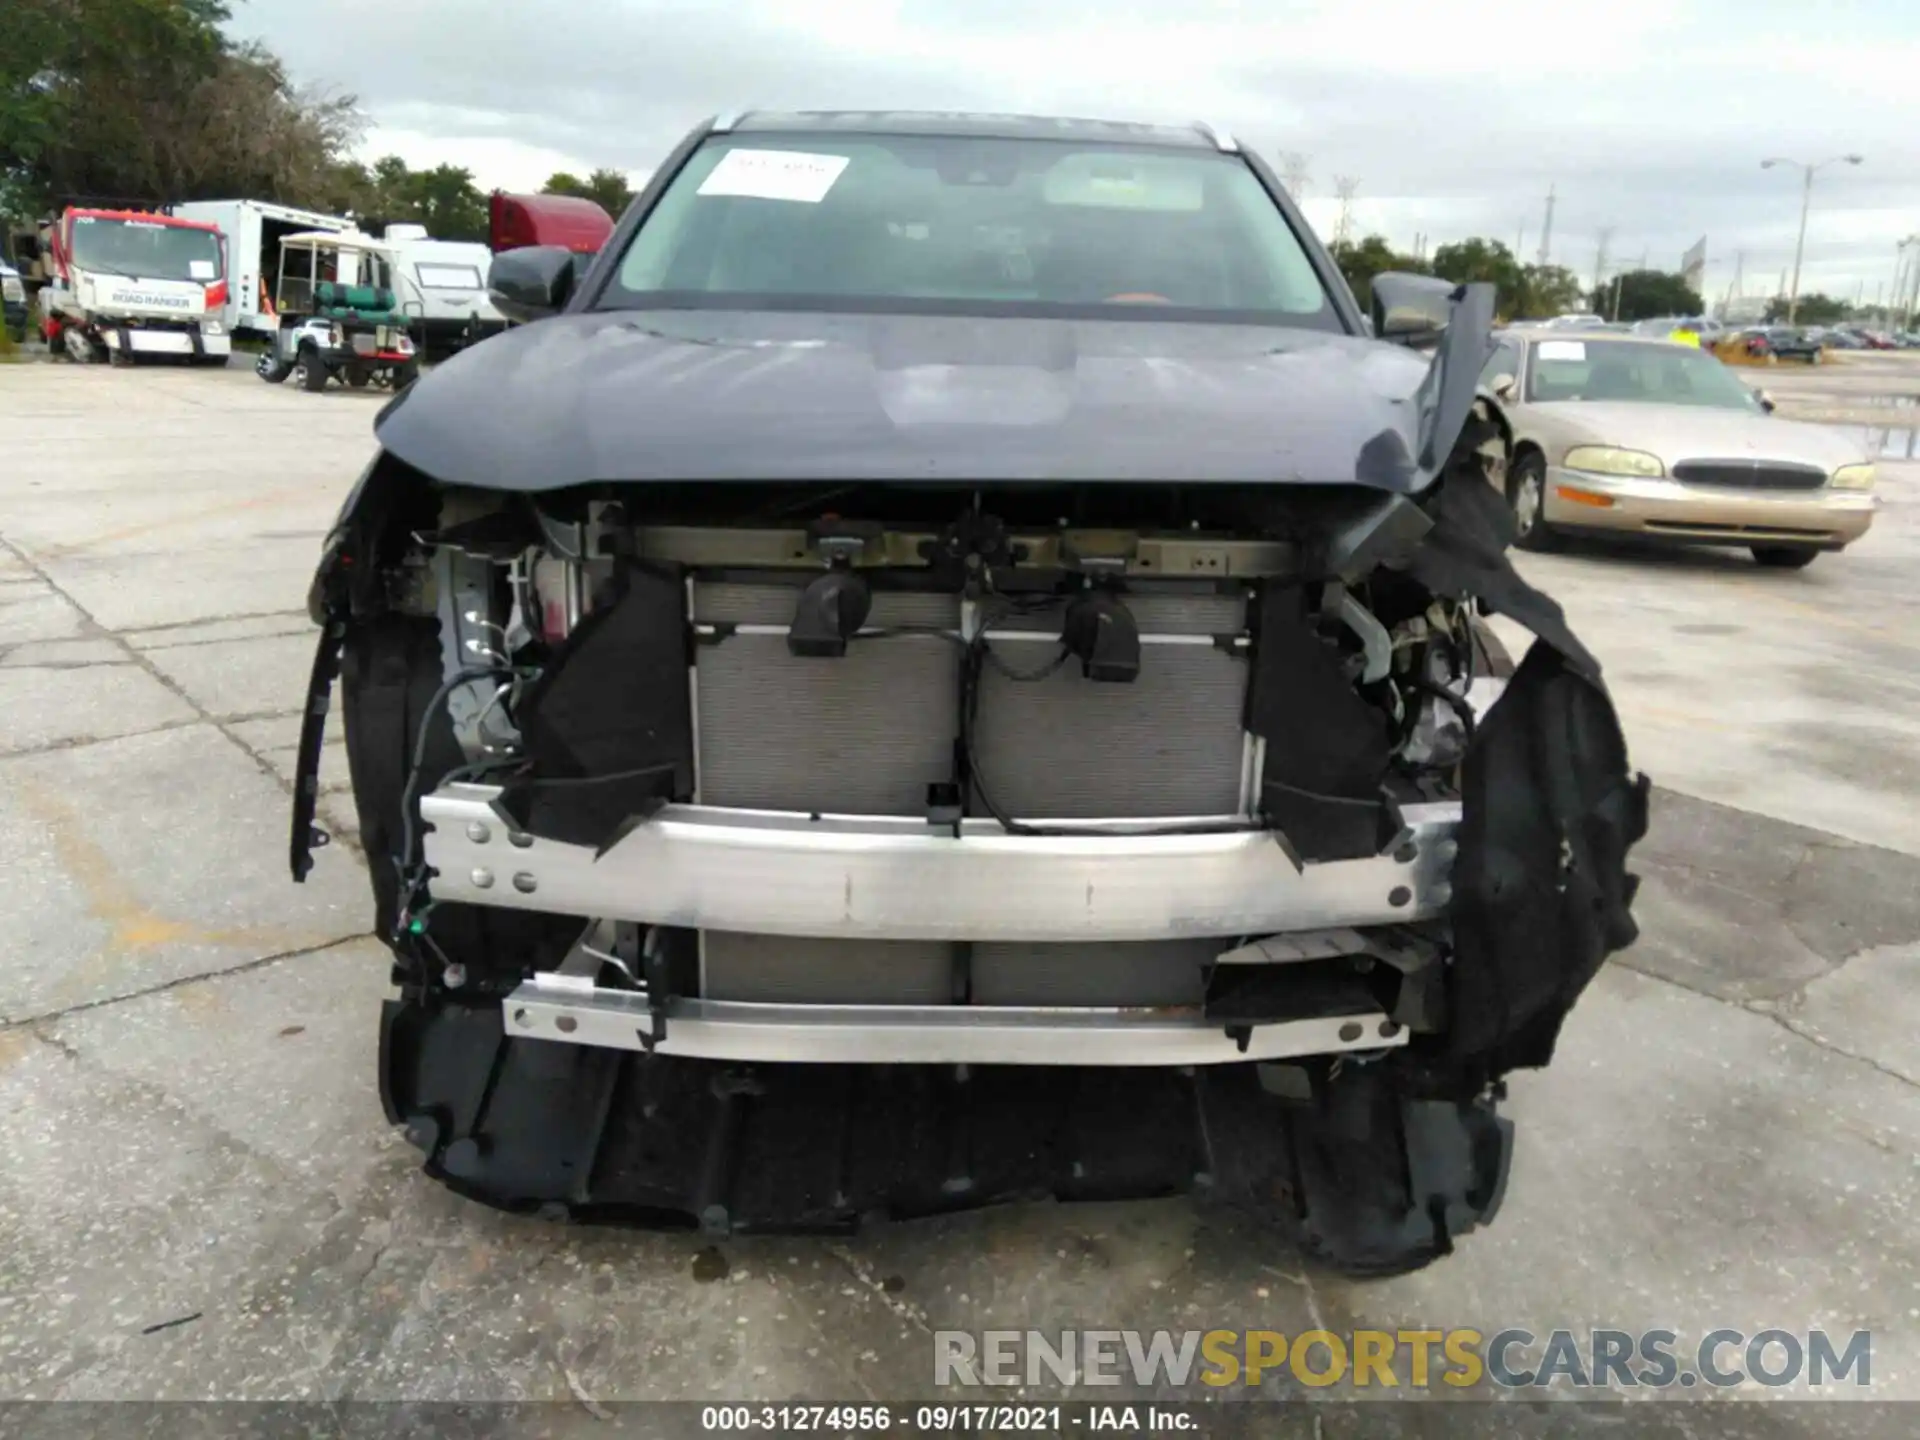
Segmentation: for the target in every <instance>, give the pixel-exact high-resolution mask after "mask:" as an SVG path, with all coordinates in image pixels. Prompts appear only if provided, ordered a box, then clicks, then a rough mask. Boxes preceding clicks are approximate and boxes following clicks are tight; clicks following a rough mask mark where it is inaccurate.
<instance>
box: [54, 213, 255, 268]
mask: <svg viewBox="0 0 1920 1440" xmlns="http://www.w3.org/2000/svg"><path fill="white" fill-rule="evenodd" d="M73 263H74V264H76V265H78V266H79V267H80V268H81V269H83V270H98V271H104V272H106V273H107V274H112V275H130V276H134V277H137V278H139V279H141V280H191V281H193V282H195V283H196V284H201V285H204V284H208V283H210V282H211V281H214V280H218V279H219V278H220V237H219V235H218V234H216V233H215V232H214V231H212V230H194V229H189V228H187V227H186V226H183V225H156V224H154V223H153V222H152V221H148V220H113V219H108V218H106V217H104V216H99V215H76V216H74V217H73Z"/></svg>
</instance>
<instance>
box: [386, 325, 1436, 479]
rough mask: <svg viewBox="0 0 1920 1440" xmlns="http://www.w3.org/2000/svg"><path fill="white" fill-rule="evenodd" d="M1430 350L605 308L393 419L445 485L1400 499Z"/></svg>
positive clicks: (419, 393)
mask: <svg viewBox="0 0 1920 1440" xmlns="http://www.w3.org/2000/svg"><path fill="white" fill-rule="evenodd" d="M1426 372H1427V363H1426V361H1425V359H1424V358H1423V357H1420V356H1417V355H1414V354H1411V353H1409V352H1408V351H1406V350H1404V349H1402V348H1400V347H1398V346H1393V345H1387V344H1383V343H1380V342H1376V341H1373V340H1369V339H1365V338H1361V337H1356V336H1349V335H1336V334H1329V333H1326V332H1321V331H1312V330H1294V329H1283V328H1267V327H1252V326H1241V325H1193V324H1179V323H1169V322H1162V321H1140V322H1133V321H1112V320H1106V321H1074V320H1032V319H998V318H995V319H983V318H977V317H932V316H903V315H820V314H770V313H762V312H714V311H700V312H689V311H666V312H598V313H589V314H580V315H563V316H558V317H555V318H553V319H549V320H542V321H538V322H535V323H533V324H530V325H524V326H519V327H516V328H514V329H512V330H509V331H507V332H506V333H504V334H502V335H499V336H496V337H495V338H493V339H490V340H488V341H486V342H485V343H483V344H480V345H476V346H474V347H472V348H470V349H468V350H466V351H465V352H463V353H461V354H460V355H458V356H456V357H455V358H454V359H453V360H451V361H449V362H448V363H447V364H445V365H443V366H441V367H439V368H438V369H437V370H435V371H434V372H433V373H432V374H430V375H427V376H425V377H424V378H422V379H421V380H420V381H418V382H417V383H416V384H414V385H412V386H410V387H409V388H408V389H407V390H405V391H404V392H402V394H401V395H400V396H398V397H396V399H395V400H394V401H393V402H392V403H391V404H390V405H389V406H388V407H387V409H386V410H385V411H383V412H382V413H381V416H380V418H379V420H378V421H377V422H376V430H377V433H378V435H379V439H380V442H381V444H382V445H383V446H384V447H385V448H386V449H387V450H388V451H389V452H390V453H392V454H393V455H395V456H397V457H398V458H399V459H401V460H404V461H405V462H407V463H408V464H409V465H412V466H414V467H415V468H416V469H418V470H421V471H423V472H425V473H426V474H427V475H429V476H431V477H433V478H434V479H436V480H439V481H442V482H444V483H450V484H461V485H472V486H479V487H483V488H488V489H497V490H522V491H540V490H552V489H557V488H560V487H562V486H568V485H576V484H581V483H585V482H591V481H650V480H652V481H667V480H711V481H728V480H743V481H744V480H773V481H781V480H796V481H815V480H818V481H827V482H840V481H846V482H853V481H909V482H910V481H914V480H925V481H930V482H932V481H983V482H985V481H1019V480H1034V481H1087V482H1099V481H1106V482H1120V483H1126V482H1161V483H1165V482H1180V483H1189V484H1191V483H1208V482H1217V483H1248V482H1256V483H1257V482H1282V483H1292V484H1312V485H1322V484H1360V485H1364V486H1368V487H1371V488H1374V489H1379V490H1386V491H1393V492H1398V493H1407V492H1410V491H1414V490H1417V489H1419V488H1421V487H1422V486H1423V485H1424V484H1425V483H1426V482H1427V480H1428V479H1430V478H1431V477H1430V476H1428V475H1426V474H1423V473H1422V472H1421V470H1420V468H1419V467H1418V466H1417V465H1416V464H1415V457H1416V455H1417V454H1418V452H1419V444H1418V435H1419V429H1420V414H1419V406H1418V404H1417V402H1416V399H1415V390H1416V388H1417V387H1418V386H1419V384H1420V382H1421V379H1422V377H1423V376H1424V375H1425V374H1426Z"/></svg>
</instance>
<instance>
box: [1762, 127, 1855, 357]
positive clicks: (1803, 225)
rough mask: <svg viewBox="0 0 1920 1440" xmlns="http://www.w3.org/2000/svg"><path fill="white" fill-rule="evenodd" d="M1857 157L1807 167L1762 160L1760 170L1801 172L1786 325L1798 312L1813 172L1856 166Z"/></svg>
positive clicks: (1803, 163) (1840, 157)
mask: <svg viewBox="0 0 1920 1440" xmlns="http://www.w3.org/2000/svg"><path fill="white" fill-rule="evenodd" d="M1860 159H1861V157H1860V156H1858V155H1835V156H1833V157H1832V158H1831V159H1827V160H1816V161H1814V162H1813V163H1812V164H1811V165H1809V164H1808V163H1807V162H1806V161H1804V160H1781V159H1779V158H1777V157H1776V158H1775V159H1772V160H1762V161H1761V162H1760V168H1761V169H1762V170H1771V169H1772V168H1773V167H1774V166H1776V165H1792V166H1794V167H1795V168H1797V169H1798V170H1800V171H1801V172H1802V179H1801V183H1800V238H1799V239H1797V240H1795V241H1794V242H1793V286H1792V288H1791V289H1789V290H1788V291H1787V324H1789V325H1791V324H1793V320H1794V316H1795V315H1796V314H1798V313H1799V310H1800V261H1801V259H1802V258H1803V257H1804V256H1805V254H1806V250H1807V211H1808V210H1809V209H1811V208H1812V205H1813V172H1814V171H1816V170H1818V169H1820V168H1822V167H1823V166H1827V165H1837V164H1839V163H1841V162H1842V161H1844V162H1845V163H1846V164H1848V165H1858V164H1859V163H1860Z"/></svg>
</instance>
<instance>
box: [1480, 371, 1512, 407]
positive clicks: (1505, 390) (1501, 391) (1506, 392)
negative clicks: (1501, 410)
mask: <svg viewBox="0 0 1920 1440" xmlns="http://www.w3.org/2000/svg"><path fill="white" fill-rule="evenodd" d="M1515 384H1516V381H1515V380H1514V378H1513V376H1511V375H1508V374H1506V373H1504V372H1502V373H1501V374H1499V375H1496V376H1494V377H1493V384H1491V385H1489V386H1488V387H1487V388H1488V389H1489V390H1491V391H1493V393H1494V397H1495V398H1496V399H1500V400H1512V399H1513V397H1514V387H1515Z"/></svg>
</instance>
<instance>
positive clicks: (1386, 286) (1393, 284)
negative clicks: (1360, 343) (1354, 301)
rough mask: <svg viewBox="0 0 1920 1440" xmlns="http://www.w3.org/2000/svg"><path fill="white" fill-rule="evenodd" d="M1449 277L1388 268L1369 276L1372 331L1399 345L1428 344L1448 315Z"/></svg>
mask: <svg viewBox="0 0 1920 1440" xmlns="http://www.w3.org/2000/svg"><path fill="white" fill-rule="evenodd" d="M1457 288H1458V287H1457V286H1456V285H1454V283H1453V282H1452V281H1450V280H1441V279H1439V278H1437V277H1435V276H1432V275H1407V274H1403V273H1401V272H1399V271H1395V270H1389V271H1386V272H1385V273H1383V274H1380V275H1376V276H1374V277H1373V286H1372V289H1373V333H1374V335H1375V336H1376V337H1378V338H1379V339H1381V340H1392V341H1395V342H1397V343H1399V344H1401V345H1423V344H1432V343H1433V342H1434V341H1435V340H1438V339H1439V338H1440V336H1441V335H1442V334H1443V333H1445V331H1446V328H1447V322H1448V321H1449V320H1450V319H1451V318H1452V314H1453V306H1452V298H1453V292H1454V291H1455V290H1456V289H1457Z"/></svg>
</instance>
